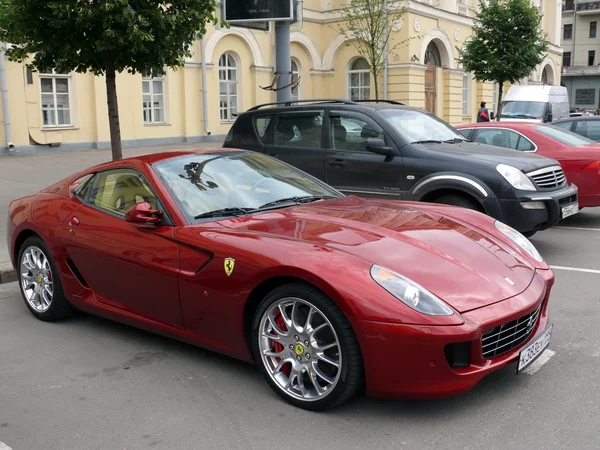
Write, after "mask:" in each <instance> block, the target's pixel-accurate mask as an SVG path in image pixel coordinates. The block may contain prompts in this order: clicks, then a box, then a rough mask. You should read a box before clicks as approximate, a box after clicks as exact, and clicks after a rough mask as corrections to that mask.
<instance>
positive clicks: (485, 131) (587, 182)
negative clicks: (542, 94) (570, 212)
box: [456, 122, 600, 208]
mask: <svg viewBox="0 0 600 450" xmlns="http://www.w3.org/2000/svg"><path fill="white" fill-rule="evenodd" d="M456 128H457V129H458V131H459V132H460V133H461V134H462V135H463V136H465V137H466V138H467V139H469V140H471V141H475V142H480V143H482V144H490V145H496V146H498V147H506V148H512V149H515V150H520V151H524V152H535V153H537V154H538V155H542V156H546V157H548V158H552V159H555V160H557V161H558V162H559V163H560V165H561V166H562V169H563V171H564V173H565V176H566V177H567V181H568V182H569V184H571V183H573V184H575V185H576V186H577V187H578V188H579V206H580V207H582V208H583V207H589V206H600V142H594V141H592V140H591V139H588V138H586V137H583V136H580V135H578V134H575V133H573V132H571V131H568V130H565V129H563V128H560V127H558V126H555V125H549V124H541V123H527V122H483V123H476V124H475V123H473V124H469V125H459V126H457V127H456Z"/></svg>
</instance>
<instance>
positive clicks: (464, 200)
mask: <svg viewBox="0 0 600 450" xmlns="http://www.w3.org/2000/svg"><path fill="white" fill-rule="evenodd" d="M433 202H434V203H440V204H442V205H452V206H460V207H461V208H467V209H472V210H474V211H479V212H482V208H481V205H480V204H479V203H478V202H477V200H475V199H471V198H468V197H466V196H462V195H454V194H446V195H442V196H440V197H438V198H436V199H435V200H433Z"/></svg>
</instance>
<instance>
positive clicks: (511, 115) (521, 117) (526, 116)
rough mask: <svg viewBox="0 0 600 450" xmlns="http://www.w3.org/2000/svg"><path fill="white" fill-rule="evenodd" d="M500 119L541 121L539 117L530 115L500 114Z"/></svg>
mask: <svg viewBox="0 0 600 450" xmlns="http://www.w3.org/2000/svg"><path fill="white" fill-rule="evenodd" d="M500 117H517V118H520V119H539V117H535V116H531V115H529V114H500Z"/></svg>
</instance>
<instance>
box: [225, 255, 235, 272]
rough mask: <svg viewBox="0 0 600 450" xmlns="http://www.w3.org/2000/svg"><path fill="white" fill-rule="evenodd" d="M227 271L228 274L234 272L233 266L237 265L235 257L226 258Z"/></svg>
mask: <svg viewBox="0 0 600 450" xmlns="http://www.w3.org/2000/svg"><path fill="white" fill-rule="evenodd" d="M224 266H225V273H226V274H227V276H230V275H231V274H232V273H233V268H234V267H235V259H233V258H225V263H224Z"/></svg>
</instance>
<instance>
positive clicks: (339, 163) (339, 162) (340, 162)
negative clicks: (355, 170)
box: [327, 159, 346, 167]
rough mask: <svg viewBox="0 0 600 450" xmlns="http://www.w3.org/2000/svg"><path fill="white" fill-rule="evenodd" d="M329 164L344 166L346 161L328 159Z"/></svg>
mask: <svg viewBox="0 0 600 450" xmlns="http://www.w3.org/2000/svg"><path fill="white" fill-rule="evenodd" d="M327 164H329V165H330V166H336V167H343V166H345V165H346V161H342V160H341V159H335V160H333V161H327Z"/></svg>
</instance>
